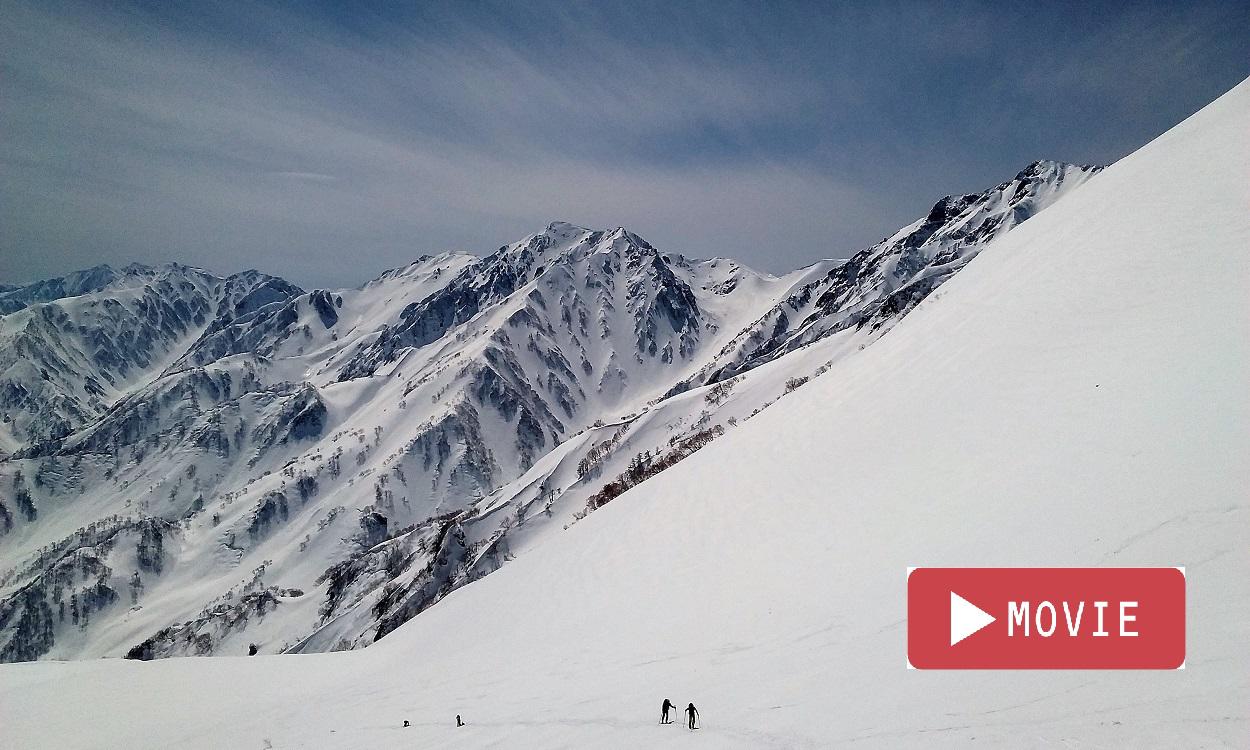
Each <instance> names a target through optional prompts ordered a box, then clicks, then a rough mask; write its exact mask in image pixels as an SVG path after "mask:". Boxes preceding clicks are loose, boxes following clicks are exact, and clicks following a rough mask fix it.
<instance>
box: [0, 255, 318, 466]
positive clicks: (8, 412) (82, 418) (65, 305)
mask: <svg viewBox="0 0 1250 750" xmlns="http://www.w3.org/2000/svg"><path fill="white" fill-rule="evenodd" d="M298 292H299V290H298V289H296V288H294V287H292V286H291V285H289V284H287V283H286V282H284V281H282V280H281V279H276V278H273V277H270V276H266V275H264V274H259V273H257V272H255V271H250V272H246V273H242V274H237V275H235V276H231V277H229V278H227V279H222V278H218V277H216V276H213V275H211V274H209V273H207V272H205V271H201V270H200V269H196V268H190V267H187V266H181V265H177V264H170V265H165V266H159V267H155V268H149V267H146V266H139V265H132V266H127V267H126V268H125V269H123V270H122V271H121V272H115V271H113V270H112V269H111V268H109V267H107V266H101V267H98V268H94V269H90V270H89V271H83V272H80V273H78V274H71V275H70V276H67V277H65V278H63V279H54V280H52V281H49V282H40V283H37V284H32V285H30V286H27V287H23V288H21V289H18V290H15V291H14V292H11V293H8V294H6V295H3V297H4V300H6V301H7V302H6V304H10V303H11V304H10V306H12V307H15V311H13V312H11V314H7V315H5V316H4V317H3V318H0V455H3V454H5V453H11V452H13V451H15V450H17V449H19V448H21V447H23V446H34V445H38V444H40V443H44V442H48V441H55V440H57V439H60V438H62V437H65V436H66V435H68V434H70V433H71V432H72V431H74V430H76V429H78V428H80V427H82V426H84V425H86V424H88V423H89V422H90V421H91V420H92V419H94V418H96V417H98V416H99V415H101V414H102V413H103V412H104V411H105V409H107V408H108V407H109V406H110V405H112V404H113V403H114V402H115V401H116V400H117V399H119V398H120V397H121V396H123V395H125V394H126V393H127V392H128V390H130V389H132V388H134V387H135V386H137V385H139V384H142V383H144V382H145V381H146V380H149V379H151V378H152V377H154V376H155V375H156V374H158V373H159V372H160V371H161V370H162V369H163V368H164V367H165V366H166V365H167V364H169V362H170V360H171V358H172V357H174V356H177V354H178V353H180V352H181V351H182V350H183V349H185V347H186V346H187V343H188V342H189V341H191V340H194V339H195V337H197V336H198V335H200V333H201V331H203V330H204V328H205V326H206V325H208V324H209V323H210V321H214V318H216V319H217V320H221V319H229V318H231V317H233V316H235V315H238V314H241V313H243V312H246V311H247V310H248V309H249V308H250V307H252V306H255V305H259V304H263V303H265V302H268V301H274V300H277V299H283V298H285V297H289V296H291V295H292V294H296V293H298ZM45 300H50V301H45ZM19 301H20V302H21V303H22V304H23V306H22V307H20V308H17V307H16V305H17V304H18V302H19Z"/></svg>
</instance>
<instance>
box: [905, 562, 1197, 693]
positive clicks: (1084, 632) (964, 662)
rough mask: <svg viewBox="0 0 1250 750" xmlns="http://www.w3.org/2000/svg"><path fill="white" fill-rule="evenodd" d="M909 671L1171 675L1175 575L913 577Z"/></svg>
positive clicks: (1175, 650) (1095, 572) (935, 571)
mask: <svg viewBox="0 0 1250 750" xmlns="http://www.w3.org/2000/svg"><path fill="white" fill-rule="evenodd" d="M907 663H908V665H909V666H912V667H915V668H916V669H1177V668H1180V667H1181V666H1183V665H1184V663H1185V574H1184V572H1183V571H1182V570H1181V569H1179V568H912V569H911V570H910V571H909V572H908V575H907Z"/></svg>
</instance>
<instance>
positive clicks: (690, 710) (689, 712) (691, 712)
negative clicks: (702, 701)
mask: <svg viewBox="0 0 1250 750" xmlns="http://www.w3.org/2000/svg"><path fill="white" fill-rule="evenodd" d="M686 716H689V717H690V723H689V724H688V725H687V726H689V727H690V728H691V729H698V727H696V726H695V725H694V722H695V719H697V718H699V709H697V708H695V707H694V704H693V703H691V704H690V705H689V706H686Z"/></svg>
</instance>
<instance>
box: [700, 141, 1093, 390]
mask: <svg viewBox="0 0 1250 750" xmlns="http://www.w3.org/2000/svg"><path fill="white" fill-rule="evenodd" d="M1101 169H1102V167H1096V166H1081V165H1075V164H1061V163H1059V162H1054V161H1038V162H1034V163H1033V164H1030V165H1029V166H1028V167H1026V168H1025V169H1023V170H1022V171H1021V172H1020V173H1019V174H1017V175H1016V176H1015V177H1014V178H1012V179H1010V180H1008V181H1006V182H1004V183H1002V184H1001V185H998V186H996V187H993V188H990V189H989V190H986V191H984V192H982V193H980V194H972V195H958V196H950V195H948V196H946V197H945V198H943V199H942V200H940V201H938V202H937V203H935V204H934V205H933V208H932V209H931V210H930V211H929V213H928V215H926V216H925V217H924V218H922V219H918V220H916V221H915V222H913V223H911V224H909V225H908V226H906V227H903V228H902V229H900V230H899V231H898V232H896V233H895V234H894V235H892V236H890V237H887V238H886V239H884V240H882V241H881V242H880V243H878V244H876V245H873V246H872V247H869V248H866V249H864V250H861V251H860V252H858V253H856V254H855V255H853V256H852V257H851V258H850V259H848V260H846V261H844V262H841V263H836V264H831V265H830V266H829V267H827V268H814V269H812V270H813V271H824V273H823V275H815V277H814V278H811V279H810V280H805V281H804V282H803V283H801V284H798V285H796V287H795V289H794V290H793V291H792V293H791V294H789V295H788V296H787V297H786V298H785V299H784V300H782V301H781V302H780V303H779V304H777V305H776V306H775V307H773V308H772V309H771V310H769V311H768V312H767V313H765V315H764V316H762V317H761V318H760V319H759V320H757V321H755V323H753V324H752V325H751V326H749V327H748V328H746V329H745V330H743V331H742V333H741V334H739V335H738V336H737V337H735V339H734V340H733V342H732V343H731V344H730V345H729V346H727V347H726V348H725V349H724V351H722V352H721V353H720V355H719V356H718V357H717V358H716V359H715V360H713V361H712V362H711V363H710V364H709V366H708V367H707V368H706V369H705V370H703V371H702V372H700V373H699V375H698V377H696V378H695V379H694V380H693V381H692V383H693V384H701V383H707V382H714V381H716V380H719V379H723V378H726V377H731V376H733V375H735V374H737V373H739V372H744V371H746V370H748V369H750V368H752V367H755V366H758V365H759V364H761V363H762V362H766V361H769V360H771V359H774V358H776V357H778V356H781V355H783V354H785V353H787V352H790V351H793V350H794V349H796V348H798V347H800V346H803V345H805V344H809V343H811V342H812V341H815V340H817V339H820V338H823V337H825V336H828V335H829V334H831V333H834V332H837V331H840V330H844V329H846V328H850V327H868V328H870V329H872V330H877V331H880V332H884V331H885V330H888V329H889V327H890V326H891V325H893V324H894V323H895V322H897V321H898V320H899V319H900V318H901V317H902V316H903V315H905V314H906V313H907V312H908V311H909V310H911V309H912V308H913V307H915V306H916V305H917V304H919V303H920V301H921V300H923V299H924V298H925V297H926V296H928V295H929V294H930V293H932V292H933V290H934V289H936V288H937V287H938V286H939V285H940V284H941V283H942V282H944V281H946V280H947V279H949V278H950V277H951V276H952V275H953V274H954V273H955V272H957V271H958V270H959V269H961V268H963V267H964V265H965V264H967V263H968V261H970V260H972V259H973V258H974V257H976V255H977V253H979V252H980V251H981V249H982V248H984V247H985V246H986V245H988V244H989V243H990V242H992V241H993V240H994V239H996V238H998V237H1001V236H1002V235H1004V234H1005V233H1007V232H1008V231H1010V230H1011V229H1012V228H1014V227H1016V226H1017V225H1019V224H1020V223H1021V222H1023V221H1025V220H1027V219H1029V218H1030V217H1032V216H1034V215H1035V214H1037V213H1038V212H1039V211H1041V210H1042V209H1044V208H1046V207H1047V206H1049V205H1051V204H1052V203H1054V202H1055V201H1056V200H1058V199H1059V198H1060V197H1062V196H1063V195H1064V194H1066V193H1067V192H1069V191H1071V190H1072V189H1074V188H1076V187H1078V186H1079V185H1081V184H1083V183H1084V182H1085V181H1086V180H1088V179H1089V178H1090V177H1092V176H1093V175H1095V174H1097V173H1098V172H1099V170H1101Z"/></svg>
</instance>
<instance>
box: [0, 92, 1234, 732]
mask: <svg viewBox="0 0 1250 750" xmlns="http://www.w3.org/2000/svg"><path fill="white" fill-rule="evenodd" d="M1248 125H1250V84H1247V83H1243V84H1241V85H1240V86H1238V87H1237V88H1236V89H1234V90H1233V91H1232V92H1230V93H1229V94H1227V95H1225V96H1224V97H1222V98H1221V99H1220V100H1218V101H1217V102H1215V103H1213V104H1212V105H1210V106H1209V107H1208V108H1206V109H1205V110H1203V111H1202V112H1201V113H1199V114H1197V115H1195V116H1194V117H1192V118H1190V119H1189V120H1187V121H1186V122H1184V123H1182V124H1181V125H1179V126H1177V127H1176V128H1174V129H1173V130H1172V131H1169V132H1168V133H1167V134H1165V135H1164V136H1162V137H1160V138H1159V139H1157V140H1156V141H1155V142H1153V143H1151V144H1149V145H1148V146H1146V147H1144V148H1143V149H1141V150H1140V151H1139V152H1137V153H1135V154H1133V155H1132V156H1129V157H1127V158H1125V159H1124V160H1123V161H1121V162H1120V163H1118V164H1116V165H1114V166H1113V167H1111V168H1109V169H1107V170H1106V171H1105V172H1103V173H1102V174H1101V175H1099V176H1098V177H1096V178H1094V179H1092V180H1091V181H1090V182H1088V183H1087V184H1086V185H1084V186H1082V187H1081V188H1079V189H1078V190H1076V191H1075V192H1073V193H1072V194H1071V195H1069V196H1067V197H1066V198H1064V199H1063V200H1061V201H1060V202H1059V203H1057V204H1056V205H1055V206H1054V207H1053V208H1051V209H1049V210H1047V211H1045V212H1043V213H1042V214H1040V215H1039V216H1037V217H1036V218H1035V219H1033V220H1031V221H1029V222H1028V223H1027V224H1025V225H1023V226H1021V227H1020V228H1018V229H1017V230H1015V231H1013V232H1012V233H1011V234H1009V235H1007V236H1006V237H1005V238H1003V239H1001V240H999V241H997V242H996V244H995V245H994V246H992V247H991V248H989V249H988V250H986V251H985V252H984V253H982V254H981V256H980V257H978V258H977V259H976V260H975V261H974V262H972V263H971V264H969V266H968V268H967V269H965V270H964V272H962V273H961V274H959V275H958V276H957V277H956V278H954V279H952V280H951V281H950V282H949V283H948V284H947V285H946V286H944V287H943V288H942V290H941V291H940V292H939V293H938V294H936V295H933V296H931V297H930V298H929V299H928V300H926V301H925V302H924V303H922V304H921V305H920V307H919V308H918V309H917V310H916V311H915V312H914V313H913V314H911V315H909V316H908V317H907V318H906V319H904V320H903V321H902V322H901V323H900V324H899V325H898V326H897V327H895V328H894V329H893V331H891V332H890V333H889V334H888V335H887V336H885V337H884V338H883V339H882V340H881V341H879V342H878V343H876V344H874V345H873V346H871V347H869V348H868V349H867V350H865V351H864V352H863V353H862V355H860V356H856V357H849V358H845V359H843V360H841V361H840V362H838V363H837V364H835V366H834V367H833V369H832V370H831V371H830V372H828V373H827V374H825V375H824V376H822V377H820V378H817V379H815V380H814V381H813V382H811V383H809V384H808V385H806V386H805V387H803V388H802V389H800V390H799V391H797V392H796V393H795V394H793V395H792V396H790V397H788V398H785V399H782V400H781V401H779V402H778V404H777V405H776V406H774V407H773V408H770V409H768V410H767V411H764V412H762V413H761V414H759V415H758V416H757V417H756V418H754V419H752V420H751V421H750V422H748V423H745V424H744V425H743V426H742V427H741V428H740V429H737V430H734V431H732V432H730V433H728V434H726V435H725V436H724V437H723V438H721V439H720V440H717V441H715V442H713V443H712V444H711V445H710V446H708V447H707V448H705V449H704V450H702V451H700V452H699V453H697V454H696V455H694V456H692V457H691V458H689V459H687V460H686V461H685V462H683V463H681V464H679V465H678V466H676V467H674V468H672V469H670V470H668V471H666V472H664V473H663V474H661V475H660V476H658V477H657V478H655V479H653V480H651V481H648V482H646V483H644V484H642V485H640V486H639V487H637V488H635V489H633V490H631V491H630V492H628V493H626V494H625V495H623V496H621V497H619V498H617V499H616V500H615V501H614V502H613V503H612V504H611V505H610V506H607V507H604V508H603V509H601V510H599V511H598V512H596V513H594V514H592V515H590V516H589V517H587V518H586V519H585V520H584V521H582V522H581V523H579V524H577V525H576V526H574V527H573V528H572V530H571V531H570V532H569V533H568V534H567V538H566V539H565V540H564V543H562V544H559V545H544V546H542V547H541V548H538V549H535V550H534V551H533V552H532V553H531V554H527V555H525V556H524V557H522V558H520V559H518V560H517V561H516V562H515V563H512V564H510V565H507V566H504V567H503V568H502V569H501V570H500V571H499V572H498V573H496V574H494V575H491V576H490V577H488V578H486V579H484V580H483V581H481V582H479V583H477V584H474V585H472V586H469V587H465V588H462V589H460V590H458V591H456V592H454V593H452V594H451V595H450V596H449V597H447V599H446V600H444V602H443V603H442V604H440V605H439V606H437V607H435V608H433V609H431V610H429V611H428V612H426V613H424V614H422V615H421V616H420V617H418V618H416V619H415V620H413V621H411V622H409V623H408V624H406V625H405V626H403V627H402V628H400V629H399V630H398V631H396V632H395V633H394V634H392V635H391V636H390V637H388V638H387V639H385V640H383V641H380V642H379V643H378V644H376V645H374V646H373V647H371V648H369V649H368V650H365V651H361V652H353V653H344V654H324V655H310V656H276V657H257V658H254V659H246V658H217V659H206V660H191V659H180V660H165V661H159V662H151V663H133V662H120V661H97V662H86V663H30V664H17V665H5V666H2V667H0V712H2V714H0V720H2V722H0V723H2V725H3V733H4V737H5V741H6V744H13V745H16V746H23V747H25V746H31V747H33V746H48V747H120V746H131V747H175V746H176V747H256V748H262V747H273V748H288V747H344V748H346V747H434V746H438V747H483V746H493V747H544V748H547V747H669V746H671V747H677V746H699V747H709V748H710V747H716V748H725V747H769V746H772V747H829V746H853V747H900V746H916V747H919V746H924V747H931V746H945V747H969V746H973V747H978V746H984V747H1003V746H1012V747H1020V746H1024V747H1030V746H1043V747H1051V746H1053V747H1160V748H1176V747H1220V746H1230V747H1231V746H1240V745H1242V744H1243V743H1244V741H1245V738H1246V737H1247V736H1248V732H1250V726H1248V724H1250V711H1248V706H1250V700H1248V699H1250V664H1248V663H1247V658H1246V655H1245V654H1246V650H1245V644H1246V642H1247V640H1248V638H1250V625H1248V624H1247V623H1248V622H1250V599H1248V598H1247V593H1248V592H1247V591H1246V577H1245V571H1246V570H1247V564H1248V563H1250V533H1248V532H1250V503H1248V501H1247V498H1246V497H1245V492H1244V490H1245V487H1247V486H1250V465H1248V464H1247V462H1246V461H1245V457H1246V455H1247V450H1248V449H1250V408H1248V407H1250V399H1247V395H1246V390H1245V389H1246V384H1247V382H1250V349H1248V346H1250V314H1248V313H1250V310H1247V307H1246V301H1247V299H1248V298H1250V256H1248V255H1247V252H1246V249H1247V247H1248V246H1250V212H1248V211H1247V205H1250V185H1248V182H1247V175H1248V174H1250V142H1248V141H1247V139H1246V137H1245V134H1246V132H1247V126H1248ZM907 565H1106V566H1113V565H1114V566H1120V565H1184V566H1186V567H1187V570H1188V598H1189V612H1188V661H1187V668H1186V669H1184V670H1181V671H1175V672H917V671H909V670H906V669H905V668H904V634H905V619H904V618H905V611H904V591H903V590H904V569H905V566H907ZM665 696H668V697H671V698H673V699H674V700H675V701H676V702H677V703H678V704H679V705H685V703H686V702H687V701H694V703H695V704H696V705H697V706H698V707H699V709H700V711H701V713H702V715H703V719H704V728H703V729H702V730H701V731H700V732H698V733H696V734H694V735H690V734H689V733H687V732H686V731H685V730H684V729H683V728H681V727H680V726H658V725H656V719H657V718H658V717H657V716H656V712H657V711H658V708H659V702H660V700H661V699H662V698H664V697H665ZM456 714H461V715H463V716H464V717H465V720H466V722H467V726H465V727H463V728H459V729H457V728H455V727H454V719H453V717H454V716H455V715H456ZM405 719H408V720H410V721H411V722H412V724H413V726H412V727H410V728H407V729H405V728H402V727H401V724H402V722H403V720H405Z"/></svg>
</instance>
